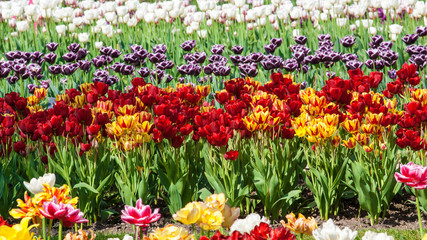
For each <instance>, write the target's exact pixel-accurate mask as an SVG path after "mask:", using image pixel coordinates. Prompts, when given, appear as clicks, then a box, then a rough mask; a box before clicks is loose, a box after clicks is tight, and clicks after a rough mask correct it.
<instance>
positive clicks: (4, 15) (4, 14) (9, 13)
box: [1, 9, 13, 19]
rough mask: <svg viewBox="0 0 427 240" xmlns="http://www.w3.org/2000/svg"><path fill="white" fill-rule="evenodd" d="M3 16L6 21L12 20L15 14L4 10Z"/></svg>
mask: <svg viewBox="0 0 427 240" xmlns="http://www.w3.org/2000/svg"><path fill="white" fill-rule="evenodd" d="M1 16H2V17H3V18H4V19H11V18H13V13H12V11H10V9H2V11H1Z"/></svg>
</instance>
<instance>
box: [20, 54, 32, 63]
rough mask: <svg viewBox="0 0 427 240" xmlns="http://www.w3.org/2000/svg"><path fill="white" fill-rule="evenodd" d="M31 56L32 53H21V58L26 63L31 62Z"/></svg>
mask: <svg viewBox="0 0 427 240" xmlns="http://www.w3.org/2000/svg"><path fill="white" fill-rule="evenodd" d="M32 55H33V53H32V52H21V58H23V59H25V61H27V62H28V61H30V60H31V56H32Z"/></svg>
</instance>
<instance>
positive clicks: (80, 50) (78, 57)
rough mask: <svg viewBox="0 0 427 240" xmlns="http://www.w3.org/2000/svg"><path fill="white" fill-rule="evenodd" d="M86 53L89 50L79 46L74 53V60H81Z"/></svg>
mask: <svg viewBox="0 0 427 240" xmlns="http://www.w3.org/2000/svg"><path fill="white" fill-rule="evenodd" d="M88 54H89V52H88V51H87V50H86V48H80V49H79V50H78V51H77V53H76V55H77V59H76V60H83V59H84V58H85V57H86V56H87V55H88Z"/></svg>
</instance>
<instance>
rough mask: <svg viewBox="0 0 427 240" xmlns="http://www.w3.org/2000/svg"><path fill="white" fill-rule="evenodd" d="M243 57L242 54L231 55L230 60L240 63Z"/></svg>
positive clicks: (236, 63)
mask: <svg viewBox="0 0 427 240" xmlns="http://www.w3.org/2000/svg"><path fill="white" fill-rule="evenodd" d="M241 57H242V56H240V55H231V56H230V60H231V62H232V63H233V64H234V65H239V63H241Z"/></svg>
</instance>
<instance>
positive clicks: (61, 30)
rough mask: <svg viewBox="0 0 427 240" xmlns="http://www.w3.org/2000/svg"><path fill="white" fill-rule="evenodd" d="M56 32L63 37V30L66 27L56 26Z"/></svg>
mask: <svg viewBox="0 0 427 240" xmlns="http://www.w3.org/2000/svg"><path fill="white" fill-rule="evenodd" d="M55 28H56V32H57V33H58V34H60V35H63V34H64V33H65V30H66V29H67V27H66V26H65V25H56V27H55Z"/></svg>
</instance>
